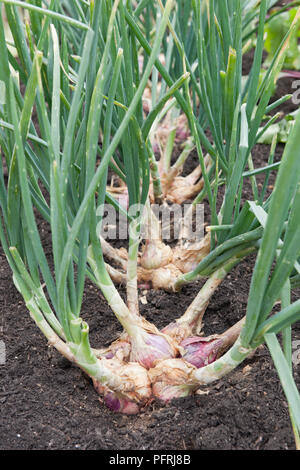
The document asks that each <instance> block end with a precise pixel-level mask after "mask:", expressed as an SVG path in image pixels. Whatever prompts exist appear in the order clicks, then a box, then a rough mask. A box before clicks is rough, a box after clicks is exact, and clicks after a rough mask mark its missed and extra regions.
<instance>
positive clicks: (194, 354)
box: [180, 336, 223, 369]
mask: <svg viewBox="0 0 300 470" xmlns="http://www.w3.org/2000/svg"><path fill="white" fill-rule="evenodd" d="M222 344H223V340H222V339H221V338H220V339H219V338H217V339H208V338H200V337H199V336H193V337H190V338H186V339H185V340H184V341H182V343H180V346H181V347H183V348H184V350H185V353H184V354H183V355H182V358H183V359H184V360H185V361H187V362H189V363H190V364H192V365H194V366H195V367H197V368H198V369H199V368H200V367H205V366H207V365H208V364H211V363H212V362H214V361H215V360H216V359H217V358H218V353H219V351H220V348H221V346H222Z"/></svg>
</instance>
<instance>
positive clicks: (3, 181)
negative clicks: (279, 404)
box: [0, 0, 300, 445]
mask: <svg viewBox="0 0 300 470" xmlns="http://www.w3.org/2000/svg"><path fill="white" fill-rule="evenodd" d="M1 3H3V4H4V6H5V12H6V17H7V21H8V25H9V29H10V32H11V36H12V38H13V40H7V39H6V37H5V33H4V27H3V21H2V19H1V20H0V50H1V64H2V65H1V68H0V83H1V88H0V91H1V96H0V98H1V99H0V103H1V104H0V146H1V152H2V157H3V158H2V165H1V166H0V168H1V169H0V205H1V224H0V238H1V244H2V248H3V250H4V252H5V255H6V257H7V260H8V263H9V265H10V268H11V270H12V273H13V281H14V284H15V286H16V288H17V289H18V291H19V292H20V293H21V295H22V296H23V298H24V301H25V303H26V306H27V308H28V310H29V312H30V315H31V317H32V319H33V320H34V321H35V323H36V324H37V326H38V327H39V328H40V329H41V331H42V332H43V333H44V335H45V336H46V338H47V339H48V341H49V343H50V344H51V345H53V346H54V347H55V348H56V349H57V350H58V351H59V352H61V353H62V354H63V355H64V356H65V357H67V358H68V359H69V360H70V361H72V362H73V363H75V364H76V365H77V366H78V367H80V368H81V369H82V370H83V371H84V372H85V373H86V374H87V375H88V376H89V377H90V378H91V379H92V381H93V384H94V387H95V389H96V390H97V391H98V392H99V393H100V394H101V395H102V396H103V397H104V400H105V402H106V404H107V405H108V406H109V407H110V408H111V409H112V410H114V411H119V412H123V413H129V414H132V413H137V412H138V411H139V410H140V409H141V407H143V406H145V405H146V404H147V403H148V401H149V400H150V399H151V398H152V397H153V396H155V397H157V398H159V399H161V400H164V401H169V400H170V399H172V398H174V397H182V396H187V395H190V394H193V393H194V392H195V391H196V390H197V389H198V388H199V387H201V386H202V385H204V384H208V383H210V382H212V381H214V380H217V379H219V378H220V377H222V376H223V375H224V374H227V373H229V372H230V371H232V370H233V369H234V368H235V367H237V366H238V365H239V364H240V363H241V362H242V361H243V360H244V359H246V358H247V357H248V356H249V355H250V354H252V353H253V351H255V349H256V348H257V347H258V346H259V345H260V344H262V343H266V344H267V346H268V348H269V350H270V352H271V355H272V358H273V360H274V363H275V366H276V368H277V370H278V373H279V377H280V379H281V382H282V385H283V388H284V391H285V393H286V397H287V400H288V403H289V407H290V414H291V419H292V424H293V429H294V433H295V437H296V440H297V445H299V434H298V433H299V429H300V398H299V393H298V391H297V388H296V385H295V382H294V380H293V374H292V364H291V325H292V324H293V323H294V322H296V321H297V320H298V319H299V318H300V303H299V301H296V302H294V303H291V300H290V298H291V295H290V294H291V289H292V288H293V287H294V286H297V285H299V278H300V274H299V273H300V269H299V264H298V261H297V260H298V257H299V255H300V253H299V246H298V245H299V244H298V238H299V223H298V221H297V211H299V204H300V199H299V197H300V192H299V188H300V186H299V184H300V180H299V174H300V168H299V165H300V163H299V162H300V158H299V147H298V144H297V136H298V134H299V131H300V117H299V115H298V117H297V119H296V122H295V126H294V128H293V130H292V131H291V134H290V136H289V139H288V142H287V145H286V148H285V151H284V154H283V157H282V161H281V162H280V164H278V165H277V166H276V168H277V169H278V175H277V179H276V184H275V189H274V191H273V193H272V194H271V195H270V196H269V197H267V198H266V194H265V193H266V188H267V184H268V177H269V174H270V171H271V170H272V169H273V168H274V165H272V163H273V156H274V152H275V146H276V138H274V139H273V142H272V145H271V149H270V159H269V165H267V166H266V167H265V168H258V169H255V168H254V167H253V162H252V157H251V153H252V150H253V147H254V145H255V144H256V142H257V141H258V139H259V137H260V136H261V135H262V133H264V132H265V131H266V130H267V129H268V127H269V126H270V125H271V124H272V123H273V122H274V118H270V119H269V120H268V121H267V123H266V124H265V125H264V126H263V127H261V126H262V123H263V122H264V120H265V117H266V116H267V115H268V113H269V112H270V111H271V110H273V109H274V108H275V107H276V106H278V105H279V104H281V103H282V102H283V101H284V100H286V99H287V97H283V98H282V99H281V100H279V101H278V102H276V103H273V104H269V101H270V98H271V96H272V90H273V87H274V83H276V80H277V77H278V74H279V73H280V70H281V67H282V64H283V61H284V57H285V54H286V50H287V47H288V44H289V40H290V38H291V37H292V35H293V34H294V30H295V28H296V25H297V21H298V18H299V15H300V10H299V11H297V14H296V17H295V20H294V22H293V23H292V25H291V27H290V29H289V31H288V32H287V34H286V36H285V38H284V40H283V42H282V44H281V45H280V47H279V48H278V50H277V52H276V54H275V56H274V59H273V61H272V63H271V65H270V67H269V70H268V73H267V74H266V76H265V77H264V79H263V82H262V83H261V82H260V80H259V74H260V68H261V62H262V53H263V46H264V25H265V18H266V14H267V9H268V7H269V6H270V4H271V3H272V2H267V1H266V0H262V1H261V2H259V6H258V7H257V5H258V2H254V3H255V5H253V7H254V6H255V9H254V8H252V9H251V8H250V9H249V5H248V3H249V2H247V5H246V2H242V1H241V0H226V1H225V0H224V5H223V2H222V5H221V3H219V2H215V1H214V0H207V1H202V2H200V1H197V0H192V1H187V2H174V1H173V0H166V1H164V2H163V1H160V0H159V1H157V2H154V1H149V0H147V1H145V0H141V1H140V2H124V1H122V0H114V1H112V0H106V1H103V2H93V1H90V2H79V1H77V0H64V1H62V2H59V1H56V0H51V1H49V2H44V1H42V0H35V1H33V0H32V1H30V2H22V1H17V0H1ZM223 6H224V7H223ZM19 7H23V8H25V9H26V11H28V16H29V20H28V21H26V22H25V24H24V23H23V21H22V20H21V16H20V10H19ZM250 23H251V28H252V33H253V31H255V28H257V38H256V41H257V44H256V51H255V56H254V61H253V66H252V69H251V72H250V74H249V77H248V79H247V81H246V82H245V81H244V80H242V61H243V53H244V50H245V49H244V46H245V29H244V27H245V26H246V25H248V26H249V25H250ZM12 47H13V48H14V50H15V54H13V53H12V52H11V48H12ZM178 120H179V121H178ZM178 122H181V123H183V129H182V128H181V129H179V130H178V129H176V126H177V125H178ZM162 126H165V131H166V132H165V138H162V135H163V134H162ZM208 131H209V132H210V135H211V139H209V138H208V137H207V135H208ZM176 132H177V137H180V138H181V139H182V138H187V142H186V143H185V145H184V146H183V147H182V148H181V149H180V152H179V156H178V158H177V159H175V162H174V163H173V162H172V160H171V156H172V150H173V147H174V143H176ZM178 132H179V134H180V133H181V135H178ZM192 149H194V152H196V153H197V155H198V158H199V167H198V168H196V170H195V172H194V173H193V174H192V175H189V176H188V177H187V179H186V180H185V179H184V178H182V179H180V172H181V170H182V168H183V165H184V163H185V161H186V159H187V158H188V157H189V154H190V152H191V150H192ZM156 150H158V151H159V152H160V158H159V161H157V158H156V156H157V155H156V154H155V153H156V152H155V151H156ZM259 172H264V173H265V175H266V179H265V184H264V186H263V188H262V190H261V191H259V187H258V185H257V181H256V175H257V174H258V173H259ZM248 178H250V179H251V183H252V189H253V200H252V201H247V202H246V203H245V204H244V205H242V202H241V201H242V198H241V195H242V189H243V185H244V182H245V180H246V179H248ZM112 179H113V180H115V181H116V180H117V181H118V186H117V187H116V186H115V185H114V184H113V183H112ZM183 181H184V182H183ZM185 183H187V184H185ZM184 187H185V188H188V190H187V191H186V192H185V191H184ZM191 188H192V190H190V189H191ZM220 197H221V198H222V206H221V209H220V210H219V211H217V204H216V203H217V198H220ZM190 198H192V199H193V203H192V205H191V209H190V212H191V213H193V210H194V209H196V208H197V205H198V204H199V203H200V202H201V201H203V200H204V198H206V200H207V202H208V204H209V207H210V212H211V223H210V229H209V232H208V233H207V235H206V236H205V237H204V239H203V240H201V241H200V242H194V243H192V244H190V245H189V246H188V247H186V246H185V245H184V244H183V243H182V240H183V239H184V236H185V233H184V227H183V230H182V232H181V239H180V240H179V243H178V244H177V245H176V246H175V248H174V247H171V246H169V245H168V244H167V243H165V242H164V241H163V238H162V227H161V226H160V222H159V219H158V217H157V216H156V215H155V213H154V211H153V210H152V205H151V203H152V202H160V203H164V205H165V206H166V205H167V201H171V202H177V203H182V202H185V200H186V199H190ZM104 203H106V204H108V205H109V206H110V207H113V208H115V209H117V211H118V213H119V215H120V216H122V217H124V218H125V219H126V220H127V222H128V247H127V249H126V250H125V249H124V248H122V249H117V248H115V247H114V246H113V245H112V244H110V243H109V242H108V241H107V240H106V239H105V237H104V236H103V231H102V228H103V227H102V226H103V221H104V217H105V215H104V210H103V207H104ZM16 214H18V215H19V217H16ZM41 220H43V221H44V222H43V223H45V224H48V225H49V227H50V232H51V241H52V253H51V257H49V256H47V255H46V253H45V249H44V246H43V241H42V239H41V234H40V232H39V223H40V221H41ZM144 228H145V233H143V229H144ZM143 237H144V238H145V243H144V244H142V238H143ZM251 253H257V259H256V264H255V268H254V271H253V276H252V282H251V287H250V292H249V300H248V306H247V312H245V317H244V318H243V319H242V320H240V321H239V322H237V323H236V325H234V326H233V327H232V328H230V329H229V330H228V331H225V332H224V333H223V334H221V335H213V336H211V337H208V338H205V337H203V336H201V323H202V318H203V315H204V312H205V310H206V308H207V305H208V302H209V300H210V298H211V296H212V294H213V293H214V292H215V290H216V289H217V287H218V286H219V285H220V284H221V282H222V280H223V279H224V278H225V276H226V275H227V273H228V272H229V271H230V270H231V269H232V268H233V267H234V266H236V265H237V264H238V263H239V262H240V261H241V260H242V259H243V258H245V257H246V256H247V255H249V254H251ZM87 278H89V279H90V280H91V281H92V282H93V283H94V284H95V285H96V286H97V287H98V288H99V290H100V291H101V292H102V294H103V295H104V297H105V299H106V300H107V302H108V304H109V306H110V308H111V310H112V312H113V314H114V315H115V316H116V317H117V319H118V320H119V322H120V324H121V325H122V327H123V329H124V331H123V333H122V335H121V336H120V338H119V339H118V340H116V341H114V342H113V343H112V344H111V346H110V347H108V348H105V349H104V348H102V349H101V348H96V347H92V345H91V344H90V341H89V327H88V324H87V323H86V322H85V321H83V319H82V318H81V309H82V300H83V293H84V286H85V280H86V279H87ZM196 279H204V280H205V282H204V284H203V287H202V288H201V290H200V291H199V294H198V295H197V296H196V298H195V299H194V300H193V302H192V303H191V304H190V305H189V306H187V309H186V312H185V313H184V315H183V316H182V317H180V318H179V319H177V320H174V322H172V323H171V324H170V325H168V326H167V327H165V328H164V329H163V330H162V331H160V330H159V329H158V328H157V327H156V326H155V325H153V324H151V323H149V322H148V321H146V319H145V318H143V317H142V316H141V315H140V313H139V297H138V286H139V284H140V283H145V282H146V283H148V285H149V286H150V287H153V288H157V289H159V288H166V289H169V290H171V291H173V292H174V294H173V295H174V296H175V297H176V292H177V291H178V290H180V288H181V287H182V286H183V285H184V284H186V283H189V282H193V281H194V280H196ZM120 284H123V285H124V286H125V288H126V301H124V300H123V296H122V295H121V292H120V290H119V289H118V286H119V285H120ZM278 300H280V301H281V307H282V308H281V310H280V312H279V313H275V314H274V312H273V306H274V304H275V303H276V302H277V301H278ZM278 333H282V337H283V347H282V348H281V346H280V344H279V342H278V339H277V334H278Z"/></svg>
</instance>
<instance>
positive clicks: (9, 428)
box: [0, 79, 300, 450]
mask: <svg viewBox="0 0 300 470" xmlns="http://www.w3.org/2000/svg"><path fill="white" fill-rule="evenodd" d="M289 91H290V80H289V79H282V80H280V82H279V86H278V93H281V96H282V95H284V94H286V93H288V92H289ZM278 97H279V96H277V98H278ZM287 106H288V105H284V106H283V107H282V110H283V111H285V112H287V111H288V112H289V111H291V110H292V109H293V108H294V107H293V106H292V107H291V105H289V108H287ZM282 150H283V146H282V145H279V146H278V150H277V155H276V159H277V160H278V159H280V157H281V153H282ZM268 154H269V148H268V146H267V145H257V146H256V149H255V153H254V156H253V158H254V161H255V163H257V164H258V163H261V162H263V161H265V162H267V159H268ZM193 163H195V159H192V161H191V163H190V164H191V165H193ZM186 170H189V169H188V168H186ZM273 182H274V174H273V175H272V178H271V181H270V187H271V189H270V191H271V190H272V183H273ZM248 189H250V188H248ZM249 192H250V191H249ZM244 196H245V198H247V188H246V190H245V194H244ZM48 230H49V228H48V227H47V226H46V224H45V223H44V230H43V231H42V233H43V240H44V244H45V246H48V248H49V254H50V248H51V241H50V239H49V231H48ZM254 258H255V257H252V259H248V260H245V261H243V262H242V263H241V264H240V265H238V266H237V267H236V268H235V269H234V270H233V271H232V273H231V274H230V275H229V276H228V277H227V278H226V279H225V281H224V283H223V284H222V290H221V291H220V290H219V291H217V292H216V293H215V294H214V296H213V298H212V300H211V304H210V306H209V308H208V311H207V319H209V321H208V320H207V321H205V322H204V323H205V324H204V331H205V334H207V335H209V334H214V333H222V332H223V331H224V330H226V329H227V328H229V327H230V326H232V325H233V324H234V323H235V322H236V321H237V320H238V319H240V318H242V316H243V315H244V312H245V308H246V306H247V299H248V291H249V285H250V280H251V273H252V270H253V265H254ZM0 279H1V287H0V296H1V297H0V300H1V304H2V306H3V307H2V316H1V325H0V328H1V336H3V337H5V338H6V344H7V363H6V365H5V367H4V366H1V367H0V378H1V382H0V383H1V392H0V403H1V424H0V435H1V442H0V448H1V449H49V450H50V449H68V450H69V449H72V450H74V449H81V450H83V449H88V450H101V449H102V450H103V449H104V450H115V449H119V450H132V449H136V450H147V449H149V450H164V449H165V450H174V449H176V450H199V449H206V450H222V449H224V450H242V449H244V450H287V449H290V450H292V449H294V448H295V442H294V439H293V434H292V431H291V423H290V419H289V413H288V408H287V403H286V401H285V397H284V394H283V391H282V387H281V385H280V382H279V379H278V375H277V373H276V369H275V367H274V365H273V363H272V360H271V358H270V354H269V352H268V350H267V348H266V347H261V348H260V349H259V350H258V351H257V352H256V353H255V354H254V356H253V357H252V358H251V359H248V360H246V361H245V362H244V363H243V364H242V365H241V366H240V367H239V368H238V369H237V370H236V371H235V372H234V373H233V374H231V375H229V376H227V377H224V378H223V379H222V380H221V381H219V382H217V383H215V384H212V385H210V386H207V387H203V392H204V394H203V395H199V396H196V397H194V396H193V397H187V398H184V399H182V398H181V399H175V400H174V401H173V402H172V403H171V404H169V405H163V404H162V403H161V402H159V401H154V402H153V403H152V404H151V405H150V406H148V407H147V409H145V410H144V411H143V412H142V413H141V414H140V415H138V416H124V415H119V414H114V413H112V412H111V411H109V410H108V409H107V408H106V406H105V404H103V403H101V402H100V403H99V398H98V397H97V395H95V391H94V388H93V386H92V383H91V382H90V381H89V379H87V378H86V377H85V375H84V374H83V373H82V372H81V371H80V370H79V369H78V368H77V367H75V366H72V365H71V364H70V363H69V362H68V361H67V360H66V359H64V358H62V357H61V356H60V354H58V353H57V352H56V351H55V350H54V349H53V348H47V347H46V343H45V339H44V337H43V335H42V334H41V333H40V332H39V330H37V328H36V326H35V324H34V323H33V322H32V320H31V319H30V318H29V317H28V315H26V309H25V308H24V305H23V301H22V298H21V296H20V295H19V293H18V292H17V290H16V289H15V287H14V285H13V283H12V281H11V276H10V273H9V270H8V266H7V262H6V260H5V257H4V255H3V253H1V264H0ZM200 285H201V283H200ZM198 290H199V282H197V283H196V285H191V286H186V287H184V288H183V290H182V292H181V293H179V294H176V298H175V297H174V294H172V293H168V292H164V291H152V290H148V291H145V290H144V289H140V290H139V294H140V296H141V297H146V299H147V304H146V305H143V304H142V303H141V313H142V314H143V315H145V316H146V318H147V319H148V320H150V321H153V322H154V323H155V324H156V325H157V326H158V327H159V328H163V327H164V326H166V325H167V324H168V323H170V322H171V321H172V320H173V319H174V318H176V317H177V316H178V312H183V311H184V309H185V306H186V304H187V303H188V302H189V301H190V299H191V298H193V297H194V296H195V295H196V294H197V292H198ZM124 294H125V290H124ZM297 294H298V296H299V292H298V291H296V293H295V296H296V297H297ZM98 311H101V320H100V319H99V317H98V316H97V312H98ZM12 316H16V317H17V318H18V322H17V324H16V325H14V324H13V323H12V321H11V319H12ZM83 316H84V318H85V320H86V321H87V322H88V323H89V325H90V328H91V336H92V338H93V342H95V343H96V344H99V345H105V344H106V345H109V344H110V342H111V341H112V340H113V339H115V338H116V337H117V336H118V334H119V333H120V331H121V330H120V327H119V325H118V322H117V321H113V322H112V316H111V311H110V308H108V307H107V304H106V302H105V299H103V298H102V297H100V298H99V293H98V289H95V287H94V286H93V284H92V283H90V282H88V286H87V290H86V293H85V298H84V304H83ZM99 321H101V325H102V328H101V329H99ZM293 340H294V341H297V340H298V341H299V340H300V324H299V322H298V323H297V324H296V325H294V331H293ZM295 380H296V383H297V385H298V387H300V371H299V369H298V371H296V375H295Z"/></svg>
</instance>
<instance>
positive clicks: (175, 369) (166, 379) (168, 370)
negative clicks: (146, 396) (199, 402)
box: [149, 358, 197, 402]
mask: <svg viewBox="0 0 300 470" xmlns="http://www.w3.org/2000/svg"><path fill="white" fill-rule="evenodd" d="M194 370H195V368H194V367H193V366H191V365H190V364H188V363H187V362H185V361H184V360H183V359H180V358H178V359H177V358H176V359H167V360H165V361H160V362H159V363H158V364H157V365H156V367H154V368H153V369H150V371H149V376H150V380H151V383H152V391H153V395H154V396H156V397H157V398H158V399H159V400H161V401H164V402H169V401H170V400H172V399H173V398H182V397H186V396H189V395H191V394H192V393H193V392H194V391H195V389H196V388H197V384H195V383H194V381H193V380H192V379H191V377H192V373H193V371H194Z"/></svg>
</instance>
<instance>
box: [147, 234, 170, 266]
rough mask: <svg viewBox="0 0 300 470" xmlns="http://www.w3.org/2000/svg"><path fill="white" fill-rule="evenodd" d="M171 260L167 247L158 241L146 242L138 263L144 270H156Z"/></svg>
mask: <svg viewBox="0 0 300 470" xmlns="http://www.w3.org/2000/svg"><path fill="white" fill-rule="evenodd" d="M172 258H173V253H172V249H171V248H170V247H169V246H168V245H165V244H164V243H162V242H161V241H160V240H147V242H146V245H145V248H144V252H143V254H142V256H141V261H140V263H141V266H142V267H143V268H145V269H157V268H160V267H162V266H165V265H167V264H168V263H170V262H171V260H172Z"/></svg>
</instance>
